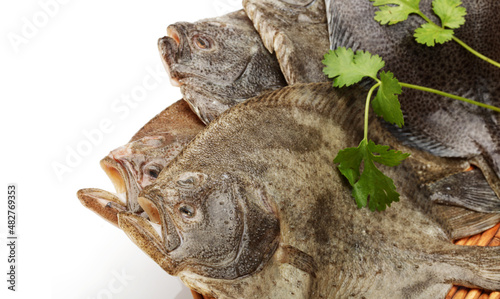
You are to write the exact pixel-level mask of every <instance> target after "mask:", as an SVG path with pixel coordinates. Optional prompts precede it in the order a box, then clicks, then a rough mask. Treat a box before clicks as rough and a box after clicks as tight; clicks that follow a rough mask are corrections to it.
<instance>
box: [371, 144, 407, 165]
mask: <svg viewBox="0 0 500 299" xmlns="http://www.w3.org/2000/svg"><path fill="white" fill-rule="evenodd" d="M368 150H369V151H370V152H371V153H372V154H375V153H376V154H377V155H373V156H372V159H373V161H375V162H377V163H380V164H384V165H386V166H398V165H399V164H400V163H401V162H402V161H403V160H404V159H406V158H408V157H409V156H410V154H405V153H402V152H401V151H395V150H390V149H389V146H388V145H379V144H375V143H374V142H373V141H371V140H370V142H368Z"/></svg>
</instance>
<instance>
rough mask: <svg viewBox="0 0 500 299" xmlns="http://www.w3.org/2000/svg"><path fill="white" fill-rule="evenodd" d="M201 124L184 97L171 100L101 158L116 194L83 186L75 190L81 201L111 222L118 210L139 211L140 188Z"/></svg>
mask: <svg viewBox="0 0 500 299" xmlns="http://www.w3.org/2000/svg"><path fill="white" fill-rule="evenodd" d="M204 127H205V125H204V124H203V123H202V122H201V121H200V120H199V119H198V117H197V116H196V115H195V114H194V113H193V112H192V111H191V109H190V108H189V106H188V104H187V103H186V102H185V101H183V100H180V101H178V102H176V103H174V104H172V105H171V106H170V107H168V108H166V109H165V110H164V111H162V112H161V113H160V114H158V115H157V116H155V117H154V118H153V119H152V120H150V121H149V122H148V123H147V124H146V125H144V127H143V128H142V129H141V130H139V131H138V132H137V133H136V134H135V135H134V136H133V137H132V139H131V140H130V142H129V143H127V144H126V145H124V146H121V147H119V148H117V149H115V150H113V151H111V152H110V153H109V155H108V156H106V157H105V158H104V159H102V160H101V167H102V168H103V169H104V171H105V172H106V174H107V175H108V177H109V178H110V179H111V181H112V182H113V184H114V186H115V189H116V192H117V194H114V193H111V192H108V191H104V190H100V189H95V188H88V189H82V190H80V191H78V197H79V199H80V201H81V202H82V203H83V205H85V206H86V207H88V208H89V209H91V210H92V211H94V212H96V213H97V214H98V215H100V216H102V217H103V218H104V219H106V220H108V221H109V222H111V223H113V224H114V225H118V222H117V221H118V219H117V213H118V212H121V211H129V212H131V213H135V214H141V213H142V208H141V207H140V205H139V203H138V198H137V197H138V195H139V192H140V191H141V190H142V189H143V188H144V187H146V186H148V185H150V184H151V183H152V182H154V181H155V180H156V178H157V177H158V175H159V173H160V171H161V170H162V169H163V168H164V167H165V165H167V164H168V163H169V162H170V161H171V160H172V159H173V158H174V157H175V156H177V154H178V153H179V152H180V151H181V150H182V148H183V147H184V146H185V145H186V144H187V143H188V142H189V141H191V139H193V138H194V136H195V135H196V134H197V133H198V132H199V131H201V129H203V128H204Z"/></svg>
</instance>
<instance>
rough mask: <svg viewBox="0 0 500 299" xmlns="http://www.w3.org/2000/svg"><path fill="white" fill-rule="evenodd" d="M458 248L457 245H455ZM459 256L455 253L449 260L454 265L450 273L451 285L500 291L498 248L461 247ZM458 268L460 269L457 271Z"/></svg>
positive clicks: (499, 247) (499, 257) (499, 249)
mask: <svg viewBox="0 0 500 299" xmlns="http://www.w3.org/2000/svg"><path fill="white" fill-rule="evenodd" d="M455 246H459V245H455ZM461 247H462V248H460V249H461V250H460V251H461V252H460V254H457V253H459V252H457V251H455V252H453V253H452V255H451V256H450V258H453V259H454V260H455V261H458V262H455V263H450V264H454V266H452V269H451V271H450V273H451V274H452V276H454V277H453V279H452V280H453V281H452V282H453V284H455V285H462V286H465V287H473V288H474V287H476V288H482V289H485V290H490V291H500V246H495V247H483V246H461ZM456 266H459V268H460V269H457V267H456Z"/></svg>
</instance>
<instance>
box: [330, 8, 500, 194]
mask: <svg viewBox="0 0 500 299" xmlns="http://www.w3.org/2000/svg"><path fill="white" fill-rule="evenodd" d="M457 3H458V2H457ZM326 4H327V14H328V24H329V32H330V42H331V45H330V46H331V49H336V48H337V47H348V48H353V50H354V51H356V50H364V51H369V52H370V53H372V54H377V55H380V56H381V57H382V59H384V60H385V62H386V70H389V71H391V72H393V73H394V74H395V76H396V77H397V78H398V80H399V81H401V82H406V83H411V84H417V85H422V86H425V87H430V88H435V89H438V90H442V91H445V92H448V93H451V94H455V95H459V96H463V97H466V98H469V99H472V100H476V101H479V102H482V103H486V104H490V105H494V106H497V107H500V70H499V69H498V68H496V67H494V66H492V65H490V64H488V63H486V62H485V61H483V60H481V59H479V58H477V57H475V56H474V55H473V54H471V53H470V52H468V51H466V50H465V49H464V48H462V47H461V46H460V45H459V44H458V43H455V42H453V41H450V42H447V43H445V44H442V45H441V44H437V45H435V46H434V47H427V46H425V45H421V44H418V43H417V42H416V41H415V39H414V37H413V32H414V30H415V29H416V28H418V27H419V26H420V25H421V24H422V23H423V22H424V21H423V20H422V19H421V18H420V17H419V16H417V15H414V14H412V15H410V16H409V17H408V20H406V21H404V22H402V23H398V24H396V25H391V26H388V25H385V26H382V25H380V24H379V23H377V22H376V21H375V20H374V16H375V12H376V11H377V10H378V8H376V7H374V6H373V5H372V4H373V2H370V1H365V0H348V1H347V0H346V1H342V0H341V1H339V0H327V1H326ZM462 5H463V6H464V7H465V8H466V10H467V15H466V16H465V24H464V25H462V26H461V28H459V29H457V30H454V31H455V34H456V36H457V37H458V38H459V39H461V40H462V41H464V42H465V43H466V44H468V45H469V46H471V47H472V48H474V49H475V50H477V51H479V52H480V53H481V54H483V55H485V56H487V57H489V58H491V59H493V60H496V61H500V51H498V49H499V48H500V35H499V34H498V30H499V29H500V19H499V18H498V17H497V16H498V14H500V2H498V1H487V0H480V1H463V3H462ZM419 6H420V9H421V10H422V11H423V12H424V13H425V14H426V15H427V16H429V17H430V18H431V20H432V21H433V22H435V23H437V24H440V20H439V19H438V18H437V16H436V15H435V14H434V13H433V12H432V4H431V0H422V1H420V5H419ZM399 99H400V101H401V108H402V110H403V113H404V115H405V126H404V127H403V128H402V129H397V128H396V127H392V128H391V130H392V131H393V132H394V133H395V134H396V136H398V137H399V138H400V140H402V141H404V142H405V143H407V144H411V145H412V146H416V147H418V148H421V149H425V150H427V151H429V152H431V153H433V154H435V155H439V156H445V157H477V161H476V164H477V165H478V166H479V167H480V168H481V170H483V173H485V175H487V176H488V177H489V180H490V184H491V185H496V186H497V187H496V190H497V194H500V183H498V180H499V177H500V127H499V123H500V113H497V112H493V111H490V110H487V109H484V108H480V107H477V106H474V105H471V104H466V103H463V102H460V101H456V100H452V99H448V98H444V97H440V96H438V95H435V94H430V93H425V92H421V91H417V90H413V89H404V90H403V93H402V94H401V95H400V97H399ZM488 168H489V169H488Z"/></svg>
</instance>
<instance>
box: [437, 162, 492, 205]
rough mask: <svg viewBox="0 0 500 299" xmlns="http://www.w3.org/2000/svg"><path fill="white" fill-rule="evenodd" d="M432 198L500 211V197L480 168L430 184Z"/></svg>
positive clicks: (450, 203) (449, 203)
mask: <svg viewBox="0 0 500 299" xmlns="http://www.w3.org/2000/svg"><path fill="white" fill-rule="evenodd" d="M428 188H429V190H430V191H431V196H430V198H431V200H432V201H434V202H436V203H439V204H444V205H452V206H459V207H464V208H468V209H470V210H473V211H476V212H483V213H498V212H500V198H498V197H497V195H496V194H495V192H493V190H492V189H491V187H490V185H489V184H488V182H487V181H486V179H485V177H484V175H483V174H482V172H481V171H480V170H479V169H477V168H476V169H473V170H471V171H465V172H460V173H457V174H454V175H450V176H448V177H446V178H444V179H441V180H439V181H437V182H434V183H432V184H429V185H428Z"/></svg>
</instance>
